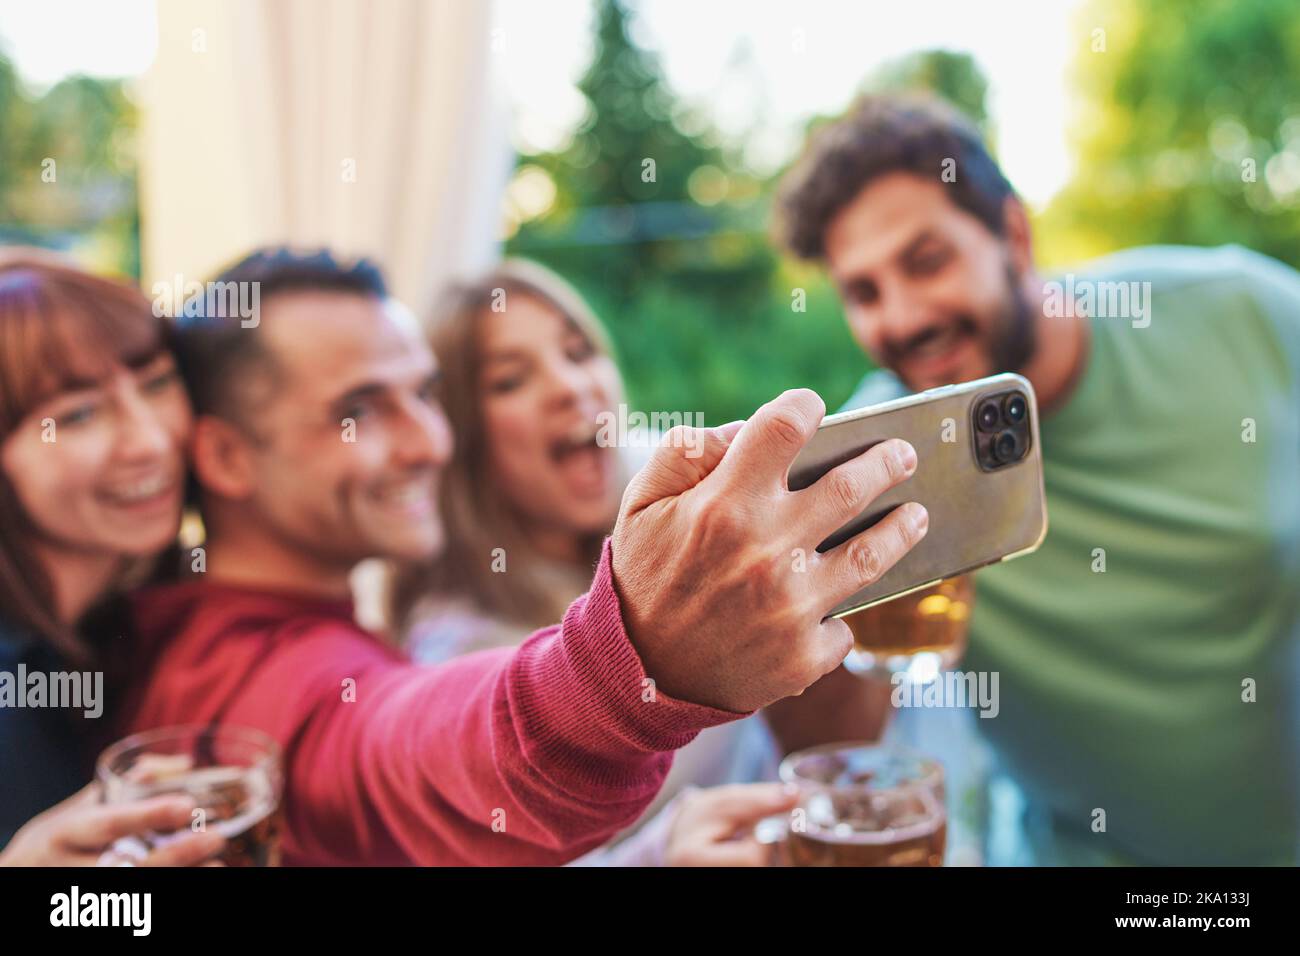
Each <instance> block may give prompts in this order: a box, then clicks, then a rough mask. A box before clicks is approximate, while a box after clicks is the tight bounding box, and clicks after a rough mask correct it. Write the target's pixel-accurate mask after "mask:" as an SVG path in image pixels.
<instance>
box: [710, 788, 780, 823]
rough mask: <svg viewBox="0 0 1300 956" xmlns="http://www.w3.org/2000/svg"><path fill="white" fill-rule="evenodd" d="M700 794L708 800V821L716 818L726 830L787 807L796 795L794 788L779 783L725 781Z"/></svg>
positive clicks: (753, 821)
mask: <svg viewBox="0 0 1300 956" xmlns="http://www.w3.org/2000/svg"><path fill="white" fill-rule="evenodd" d="M700 794H701V796H700V799H702V800H707V801H708V802H707V804H706V806H707V807H708V810H709V814H708V817H709V820H710V822H715V821H716V822H717V823H718V824H719V825H720V826H721V827H722V828H724V829H725V830H726V831H727V832H728V833H733V832H735V830H736V829H737V828H738V827H743V826H746V825H749V824H753V823H757V822H758V821H759V820H761V819H763V818H764V817H770V816H771V815H772V814H774V813H780V812H781V811H782V810H788V809H790V808H791V807H793V806H794V805H795V801H796V800H797V799H798V795H797V794H796V793H795V792H794V791H792V790H791V789H789V788H787V787H786V785H785V784H781V783H737V784H728V785H725V786H719V787H710V788H709V789H708V790H703V791H700Z"/></svg>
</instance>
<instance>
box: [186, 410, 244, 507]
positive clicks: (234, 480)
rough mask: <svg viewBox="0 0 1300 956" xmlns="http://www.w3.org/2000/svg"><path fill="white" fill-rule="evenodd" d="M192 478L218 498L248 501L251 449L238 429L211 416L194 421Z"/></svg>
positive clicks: (200, 417)
mask: <svg viewBox="0 0 1300 956" xmlns="http://www.w3.org/2000/svg"><path fill="white" fill-rule="evenodd" d="M190 448H191V456H192V459H193V465H194V477H195V478H196V479H197V480H198V482H199V484H200V485H202V486H203V489H204V490H205V491H207V492H210V493H211V494H214V495H217V496H219V497H221V498H234V499H241V498H247V497H248V496H249V495H250V494H252V492H253V486H254V483H255V480H256V479H255V477H254V468H253V449H252V445H251V443H250V441H249V438H248V436H247V435H245V434H244V433H243V432H242V431H240V429H239V428H238V426H236V425H233V424H231V423H230V422H228V421H225V420H224V419H221V418H217V417H215V416H213V415H200V416H199V417H198V418H197V419H195V421H194V437H193V439H192V440H191V445H190Z"/></svg>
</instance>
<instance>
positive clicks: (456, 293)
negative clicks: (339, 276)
mask: <svg viewBox="0 0 1300 956" xmlns="http://www.w3.org/2000/svg"><path fill="white" fill-rule="evenodd" d="M511 297H519V298H530V299H534V300H536V301H539V302H541V303H543V304H545V305H546V306H548V307H550V308H552V309H554V310H555V311H556V312H557V313H558V314H559V315H561V316H562V317H563V318H564V320H565V321H566V322H567V323H569V325H570V326H571V327H572V328H574V329H575V330H576V331H577V332H578V333H579V334H581V335H582V336H583V337H584V338H586V339H587V341H588V342H589V343H590V345H591V347H592V349H594V350H595V352H596V353H597V354H599V355H606V356H610V357H612V356H613V350H612V348H611V345H610V340H609V335H608V333H607V332H606V331H605V329H604V327H603V326H602V325H601V323H600V320H599V319H598V318H597V317H596V314H595V313H594V312H593V311H592V310H591V307H590V306H588V305H587V303H586V302H585V301H584V300H583V298H582V297H581V295H579V294H578V292H577V291H576V290H575V289H574V288H573V287H572V286H570V285H569V284H568V283H567V282H565V281H564V280H563V279H561V278H560V277H559V276H557V275H555V274H554V273H553V272H551V271H549V270H548V269H545V268H543V267H542V266H539V265H537V264H536V263H532V262H527V261H524V260H519V259H512V260H506V261H505V262H503V263H501V264H500V265H498V266H496V267H495V268H494V269H492V270H491V271H490V272H488V273H486V274H485V275H483V276H480V277H479V278H477V279H474V280H473V281H470V282H465V283H460V284H457V285H454V286H453V287H452V288H451V289H449V290H448V292H447V293H446V294H445V296H444V297H443V299H442V301H441V303H440V306H439V308H438V309H437V310H436V312H435V319H434V321H433V323H432V327H431V331H430V344H431V345H432V346H433V350H434V354H435V355H436V356H437V357H438V363H439V366H440V368H441V376H440V380H439V387H438V392H439V398H440V399H441V401H442V405H443V408H444V410H445V411H446V413H447V418H448V419H449V421H450V422H451V426H452V432H453V434H454V436H455V441H456V448H455V454H454V456H453V458H452V460H451V462H450V463H449V464H448V466H447V468H446V469H445V471H444V472H443V475H442V479H441V482H440V490H439V502H438V503H439V508H440V511H441V513H442V520H443V527H444V529H445V534H446V540H445V542H444V545H443V548H442V551H441V553H440V554H439V555H438V556H437V557H436V558H434V559H433V560H432V561H431V562H429V563H427V564H422V565H418V566H414V567H408V568H405V569H401V570H399V571H398V572H397V573H396V575H395V576H394V579H393V584H392V587H391V589H390V601H389V620H390V622H391V623H392V625H393V627H394V630H395V632H396V633H397V634H398V635H400V634H402V633H403V632H405V631H406V630H407V629H408V628H409V627H410V625H411V624H413V623H414V618H415V617H417V616H418V611H419V608H420V605H421V604H422V602H423V601H424V600H425V599H428V598H433V599H440V600H447V599H463V600H467V601H468V602H469V603H470V604H471V605H473V607H474V609H475V610H476V611H478V612H479V613H482V614H484V615H487V616H490V617H494V618H498V619H500V620H503V621H507V622H509V623H511V624H514V625H517V626H519V627H521V628H523V629H526V630H532V629H535V628H539V627H544V626H546V625H547V624H554V623H556V622H558V621H559V620H560V618H561V617H562V616H563V614H564V611H565V609H566V608H567V607H568V605H569V604H570V603H571V602H572V601H573V599H574V598H576V597H577V596H578V593H580V592H572V582H573V580H574V578H575V576H576V575H575V571H577V570H578V569H577V568H574V567H564V566H560V565H557V563H556V562H555V561H554V560H552V559H550V558H547V557H545V556H543V555H541V554H539V553H538V552H537V551H536V549H535V548H533V547H532V545H531V544H530V543H529V541H528V539H527V537H526V535H525V533H524V528H523V526H522V524H521V522H520V519H519V516H518V515H517V513H516V512H515V510H514V509H513V508H512V507H511V505H510V504H509V503H508V502H507V500H506V498H505V495H504V492H503V490H502V489H501V487H500V485H499V484H498V483H497V482H496V481H494V480H493V476H492V475H491V474H490V473H489V464H488V436H487V433H486V428H485V424H484V416H483V403H482V398H481V395H482V392H481V389H480V375H481V356H480V345H481V328H482V319H483V316H484V314H485V313H487V312H488V311H489V310H492V309H495V308H497V304H498V303H499V302H501V301H502V299H503V298H504V300H505V301H506V302H507V303H508V302H509V300H510V298H511ZM507 307H508V306H507ZM498 311H499V309H498ZM603 540H604V532H601V533H597V534H592V535H588V536H587V538H586V539H585V540H584V541H583V542H582V554H583V558H584V560H585V561H587V562H589V563H590V565H592V566H594V565H595V563H596V561H597V560H598V559H599V557H600V548H601V543H602V541H603ZM497 548H502V549H504V553H505V554H506V555H507V556H508V561H509V565H508V567H509V573H508V574H500V573H496V572H494V571H493V569H492V564H493V554H494V550H495V549H497Z"/></svg>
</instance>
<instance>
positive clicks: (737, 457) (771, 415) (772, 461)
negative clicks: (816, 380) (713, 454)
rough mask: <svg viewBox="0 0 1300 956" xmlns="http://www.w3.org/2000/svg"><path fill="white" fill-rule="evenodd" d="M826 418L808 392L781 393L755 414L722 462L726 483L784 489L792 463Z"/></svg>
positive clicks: (814, 396)
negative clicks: (733, 482) (727, 481)
mask: <svg viewBox="0 0 1300 956" xmlns="http://www.w3.org/2000/svg"><path fill="white" fill-rule="evenodd" d="M825 416H826V404H825V402H823V401H822V400H821V396H820V395H818V394H817V393H816V392H814V391H812V390H811V389H807V388H796V389H791V390H790V391H788V392H782V393H781V394H780V395H778V396H777V397H776V398H774V399H772V400H771V401H770V402H768V403H767V404H766V405H764V406H763V407H762V408H760V409H759V410H758V411H756V412H754V414H753V415H752V416H750V419H749V421H748V422H746V423H745V427H744V428H742V429H741V431H740V434H739V435H737V436H736V440H735V441H734V442H732V448H731V453H730V454H729V455H728V456H727V460H726V462H725V463H723V465H722V468H723V469H724V470H725V471H726V473H727V477H728V480H729V481H730V480H734V481H735V482H736V483H737V484H744V485H748V486H750V487H753V488H763V489H766V488H783V487H785V477H786V473H787V472H788V471H789V470H790V465H791V463H793V462H794V460H795V457H796V456H797V455H798V454H799V452H800V450H802V448H803V446H804V445H806V444H808V440H809V439H810V438H812V436H813V434H814V433H815V432H816V431H817V426H818V425H820V424H821V421H822V419H823V418H824V417H825Z"/></svg>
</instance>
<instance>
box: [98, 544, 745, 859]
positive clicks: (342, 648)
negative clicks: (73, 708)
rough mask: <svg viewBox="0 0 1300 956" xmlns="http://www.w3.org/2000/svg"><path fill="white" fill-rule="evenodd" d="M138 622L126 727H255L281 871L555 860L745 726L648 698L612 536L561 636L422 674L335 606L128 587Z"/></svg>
mask: <svg viewBox="0 0 1300 956" xmlns="http://www.w3.org/2000/svg"><path fill="white" fill-rule="evenodd" d="M134 610H135V618H136V629H137V636H138V637H139V639H140V646H141V649H142V652H143V658H142V662H141V665H140V666H139V667H138V668H136V669H135V673H137V674H138V675H139V681H138V683H137V684H136V685H135V687H133V688H132V690H131V693H130V695H129V697H128V704H127V706H126V708H125V710H124V713H125V723H124V726H123V727H122V730H123V732H134V731H138V730H144V729H147V728H151V727H158V726H163V725H171V724H181V723H196V722H198V723H208V722H213V723H218V724H221V723H230V724H236V725H242V726H247V727H256V728H259V729H261V730H263V731H265V732H267V733H269V734H270V735H271V736H272V737H274V738H275V739H276V740H277V741H279V743H280V744H281V746H282V747H283V748H284V753H285V765H286V766H285V810H286V824H287V826H286V832H285V835H284V851H285V861H286V862H287V863H297V864H406V863H418V864H558V863H563V862H565V861H567V860H569V859H572V858H573V857H576V856H579V855H580V854H582V853H584V852H586V851H587V850H590V849H592V848H593V847H595V846H598V845H599V844H601V843H602V842H604V841H605V840H606V839H608V838H609V837H610V836H612V835H613V834H615V833H617V832H618V831H619V830H620V829H622V828H623V827H625V826H627V825H628V824H630V823H632V822H633V821H634V820H635V819H636V818H637V817H638V816H639V815H640V814H641V812H642V811H643V810H644V809H645V807H646V805H647V804H648V803H649V802H650V801H651V799H652V798H653V797H654V795H655V793H656V792H657V791H658V789H659V787H660V785H661V784H662V783H663V779H664V776H665V775H666V774H667V772H668V768H669V766H670V764H671V762H672V751H673V750H675V749H676V748H678V747H681V746H683V745H684V744H686V743H688V742H689V741H690V740H691V739H692V738H693V737H694V736H695V734H696V733H697V732H698V731H700V730H701V729H703V728H705V727H710V726H713V725H715V724H721V723H726V722H727V721H730V720H734V719H737V718H739V717H742V716H744V715H743V714H737V713H731V712H727V711H721V710H715V709H713V708H710V707H703V706H699V705H696V704H689V703H684V702H681V701H677V700H673V699H671V698H669V697H668V696H667V695H665V694H664V693H662V692H659V691H655V692H654V693H653V694H651V693H649V692H648V691H647V688H646V686H645V685H644V684H643V682H644V680H645V677H646V674H645V671H644V669H643V668H642V666H641V661H640V659H639V658H638V657H637V654H636V651H635V650H634V649H633V647H632V645H631V643H629V641H628V638H627V634H626V632H625V631H624V629H623V622H622V618H621V616H620V610H619V604H618V597H617V595H616V594H615V592H614V588H613V585H612V581H611V577H610V547H609V543H608V542H606V544H605V548H604V551H603V553H602V556H601V560H600V565H599V567H598V568H597V571H596V577H595V580H594V582H593V583H592V588H591V591H590V593H589V594H587V595H584V596H583V597H581V598H579V599H578V600H577V601H575V602H574V603H573V604H572V605H571V606H570V608H569V610H568V612H567V613H566V614H565V617H564V622H563V624H562V625H559V626H554V627H550V628H547V629H545V630H542V631H538V632H537V633H536V634H534V635H533V636H532V637H530V638H529V639H528V640H527V641H526V642H525V643H524V644H523V645H522V646H521V647H519V648H517V649H501V650H496V651H484V652H482V653H478V654H471V655H468V656H466V657H462V658H458V659H456V660H453V661H450V662H448V663H446V664H442V665H439V666H436V667H433V666H420V665H416V664H412V663H410V662H409V661H408V660H406V659H405V658H404V657H402V656H401V655H400V654H399V653H397V652H396V651H394V650H392V649H391V648H388V647H386V646H384V645H383V644H381V643H380V642H379V641H378V640H377V639H376V638H375V637H374V636H373V635H371V634H369V633H368V632H366V631H363V630H361V629H360V628H358V627H357V625H356V624H355V623H353V619H352V607H351V605H350V603H348V602H329V601H322V600H320V599H317V598H310V597H304V596H301V595H292V594H284V593H273V592H269V591H261V590H256V589H252V588H244V587H232V586H226V585H222V584H218V583H211V584H209V583H185V584H180V585H172V586H166V587H161V588H152V589H147V590H144V591H142V592H140V593H139V594H138V595H137V596H136V598H135V607H134ZM348 679H351V680H352V681H353V682H354V685H353V686H354V687H355V700H354V701H348V700H345V697H346V696H348V695H347V694H345V682H346V681H347V680H348ZM647 698H653V699H651V700H647ZM494 824H495V826H494Z"/></svg>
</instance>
